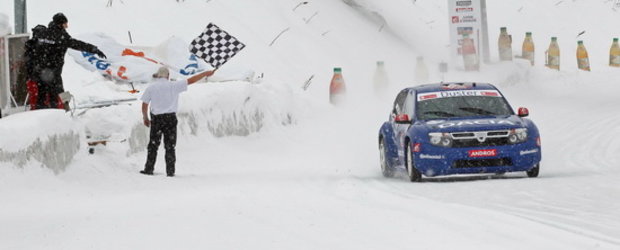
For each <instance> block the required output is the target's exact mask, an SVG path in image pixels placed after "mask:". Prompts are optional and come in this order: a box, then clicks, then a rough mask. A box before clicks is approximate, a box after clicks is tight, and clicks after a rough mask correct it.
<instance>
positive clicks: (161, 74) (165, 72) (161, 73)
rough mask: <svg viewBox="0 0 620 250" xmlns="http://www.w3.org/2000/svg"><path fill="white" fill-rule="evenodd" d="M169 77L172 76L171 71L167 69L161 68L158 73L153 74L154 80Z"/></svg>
mask: <svg viewBox="0 0 620 250" xmlns="http://www.w3.org/2000/svg"><path fill="white" fill-rule="evenodd" d="M168 76H170V71H168V68H166V67H160V68H159V69H158V70H157V73H155V74H153V78H168Z"/></svg>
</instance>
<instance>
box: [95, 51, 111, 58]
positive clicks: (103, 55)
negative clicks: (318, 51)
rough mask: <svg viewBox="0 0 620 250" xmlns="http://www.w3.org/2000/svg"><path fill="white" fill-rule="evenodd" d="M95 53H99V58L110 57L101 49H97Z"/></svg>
mask: <svg viewBox="0 0 620 250" xmlns="http://www.w3.org/2000/svg"><path fill="white" fill-rule="evenodd" d="M95 55H97V56H98V57H99V58H103V59H107V58H108V57H107V56H105V54H103V52H101V50H97V51H96V52H95Z"/></svg>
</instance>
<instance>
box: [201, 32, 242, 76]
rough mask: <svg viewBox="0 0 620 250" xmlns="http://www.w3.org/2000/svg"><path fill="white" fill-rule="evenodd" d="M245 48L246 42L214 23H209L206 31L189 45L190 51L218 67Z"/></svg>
mask: <svg viewBox="0 0 620 250" xmlns="http://www.w3.org/2000/svg"><path fill="white" fill-rule="evenodd" d="M243 48H245V44H243V43H242V42H240V41H239V40H237V38H235V37H233V36H231V35H229V34H228V33H226V31H223V30H221V29H220V28H219V27H217V25H215V24H213V23H209V25H207V28H206V29H205V31H203V32H202V34H200V35H199V36H198V37H196V39H194V41H192V43H191V44H190V45H189V51H190V52H191V53H192V54H194V55H196V56H197V57H200V58H202V59H203V60H205V61H206V62H207V63H209V64H211V66H213V67H214V68H216V69H217V68H219V67H220V66H222V65H224V63H226V62H227V61H228V59H230V58H232V57H233V56H235V55H236V54H237V52H239V51H241V50H242V49H243Z"/></svg>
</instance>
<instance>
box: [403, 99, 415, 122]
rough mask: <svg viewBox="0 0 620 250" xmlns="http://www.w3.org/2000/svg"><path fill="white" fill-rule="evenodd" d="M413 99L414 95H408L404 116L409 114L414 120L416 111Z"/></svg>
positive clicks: (404, 106)
mask: <svg viewBox="0 0 620 250" xmlns="http://www.w3.org/2000/svg"><path fill="white" fill-rule="evenodd" d="M413 97H414V95H407V96H406V98H405V101H404V103H403V108H402V111H403V112H402V114H407V115H408V116H409V117H411V118H413V117H414V116H413V114H414V109H413V103H414V101H413Z"/></svg>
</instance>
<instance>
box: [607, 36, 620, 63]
mask: <svg viewBox="0 0 620 250" xmlns="http://www.w3.org/2000/svg"><path fill="white" fill-rule="evenodd" d="M609 66H612V67H620V46H619V45H618V38H614V42H613V43H612V44H611V49H609Z"/></svg>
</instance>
